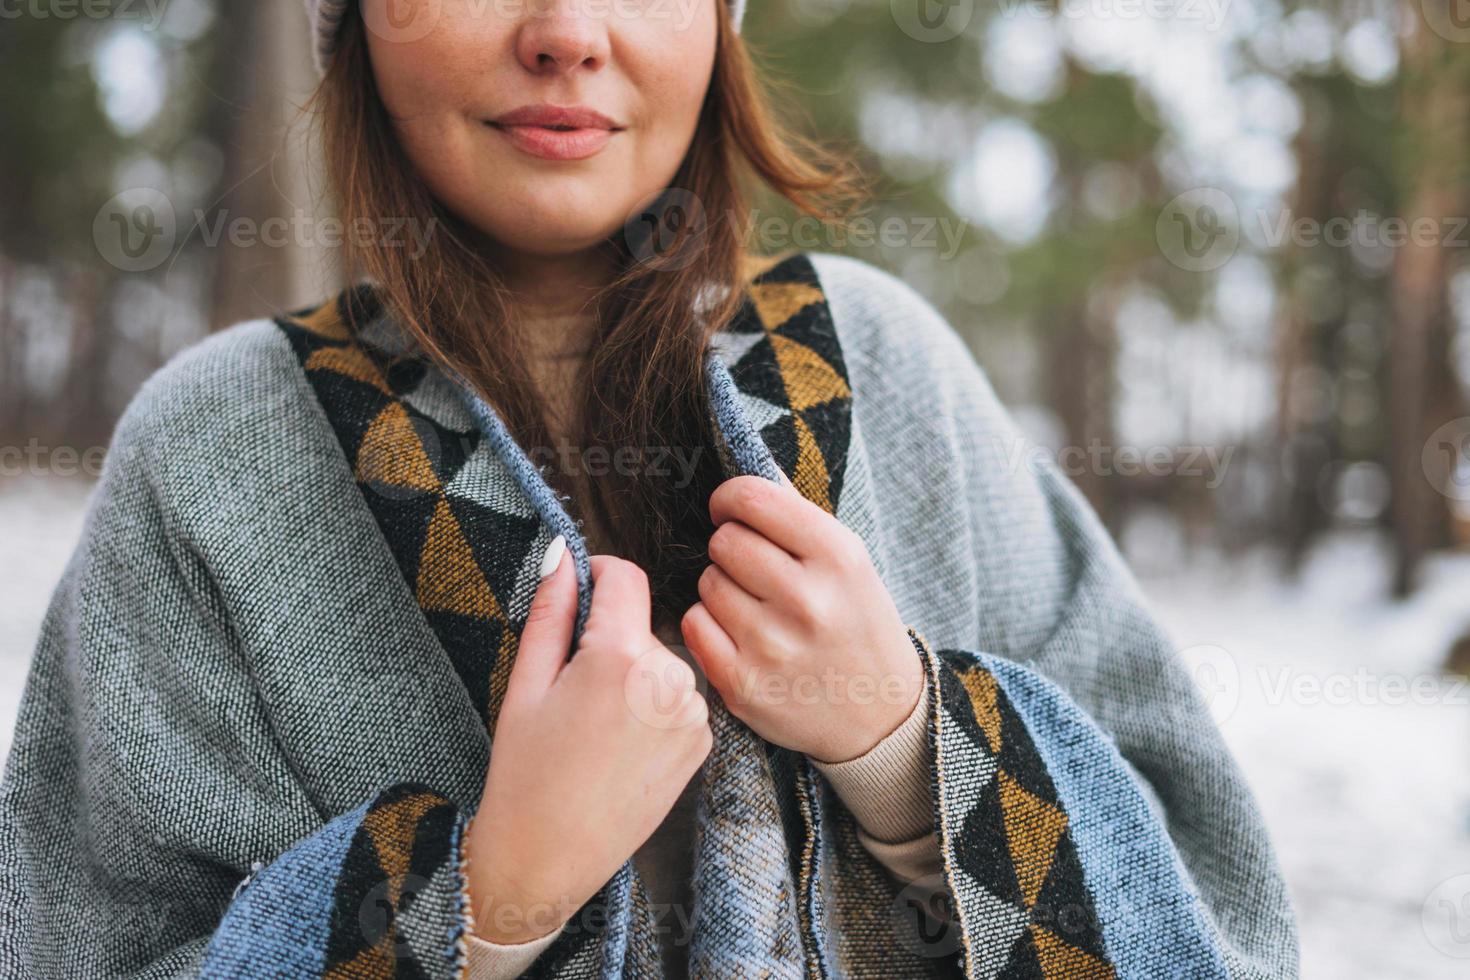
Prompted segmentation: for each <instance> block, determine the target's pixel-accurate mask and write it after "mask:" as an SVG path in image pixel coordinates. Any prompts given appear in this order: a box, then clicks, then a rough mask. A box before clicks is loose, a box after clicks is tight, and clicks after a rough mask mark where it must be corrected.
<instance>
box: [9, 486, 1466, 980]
mask: <svg viewBox="0 0 1470 980" xmlns="http://www.w3.org/2000/svg"><path fill="white" fill-rule="evenodd" d="M90 486H91V485H90V484H88V483H86V482H83V481H74V480H66V479H58V478H47V477H27V478H23V479H20V480H15V481H9V482H0V532H3V533H0V596H3V605H0V752H4V753H6V754H7V755H8V752H9V747H10V741H11V734H12V728H13V725H14V718H15V709H16V707H17V705H18V704H19V701H20V696H21V691H22V687H23V684H24V682H25V676H26V671H27V666H28V664H29V661H30V657H31V653H32V651H33V649H34V645H35V641H36V637H37V635H38V633H39V630H40V624H41V618H42V615H43V613H44V611H45V607H46V604H47V602H48V600H49V598H50V595H51V592H52V590H53V589H54V588H55V585H56V582H57V581H58V579H59V578H60V575H61V571H62V568H63V567H64V565H65V563H66V560H67V558H68V557H69V555H70V554H71V551H72V549H73V547H74V546H75V544H76V541H77V539H78V538H79V536H80V533H81V525H82V518H83V513H84V509H85V506H86V501H87V495H88V493H89V491H90ZM1125 542H1128V543H1131V544H1132V546H1133V548H1134V549H1135V550H1136V551H1137V552H1139V553H1138V554H1136V555H1135V556H1133V557H1134V564H1135V567H1136V568H1137V569H1138V570H1139V572H1140V574H1141V575H1142V577H1143V580H1144V585H1145V588H1146V590H1147V591H1148V592H1149V594H1150V596H1151V598H1152V600H1153V601H1154V603H1155V604H1156V612H1157V614H1158V615H1159V616H1160V617H1161V619H1162V620H1163V621H1164V622H1165V623H1166V624H1167V626H1168V627H1169V628H1170V630H1171V632H1172V634H1173V635H1174V637H1175V638H1176V639H1177V641H1178V644H1179V647H1180V651H1181V654H1180V655H1181V656H1182V657H1184V658H1185V660H1186V662H1188V663H1189V664H1190V665H1191V667H1192V668H1193V669H1194V673H1195V677H1196V679H1197V681H1198V682H1199V683H1200V686H1201V689H1202V690H1203V691H1204V692H1205V693H1206V695H1207V697H1208V698H1209V702H1210V704H1211V708H1212V710H1213V711H1214V713H1215V716H1216V720H1217V722H1218V723H1219V724H1220V726H1221V730H1222V731H1223V732H1224V734H1225V736H1226V738H1227V739H1228V741H1229V743H1230V745H1231V746H1232V748H1233V749H1234V750H1235V752H1236V753H1237V755H1238V757H1239V759H1240V762H1241V764H1242V765H1243V766H1244V768H1245V770H1246V773H1247V775H1248V777H1249V779H1250V781H1251V784H1252V785H1253V787H1254V788H1255V791H1256V793H1257V795H1258V797H1259V799H1260V803H1261V806H1262V809H1263V810H1264V812H1265V815H1266V819H1267V821H1268V823H1269V825H1270V828H1271V830H1272V832H1273V834H1274V839H1275V843H1276V847H1277V850H1278V853H1279V856H1280V858H1281V861H1282V863H1283V865H1284V867H1285V871H1286V875H1287V879H1288V882H1289V884H1290V887H1291V891H1292V895H1293V898H1294V900H1295V902H1296V905H1297V910H1298V915H1299V918H1300V923H1301V933H1302V946H1303V950H1302V952H1303V965H1304V976H1305V977H1307V978H1309V980H1355V978H1363V980H1431V978H1433V980H1452V978H1464V977H1467V976H1470V690H1467V689H1466V687H1465V686H1463V685H1461V684H1459V683H1458V682H1456V681H1454V680H1452V679H1450V678H1447V677H1442V676H1441V675H1440V674H1439V673H1438V672H1437V669H1436V665H1437V663H1438V661H1439V659H1440V658H1441V656H1442V653H1443V651H1444V650H1445V648H1446V647H1447V645H1448V643H1449V642H1450V640H1451V639H1452V638H1453V637H1454V636H1456V635H1458V632H1459V631H1460V630H1461V629H1462V628H1463V627H1464V625H1465V622H1466V619H1467V618H1470V613H1467V606H1470V603H1467V602H1466V601H1465V600H1466V596H1467V595H1470V556H1467V557H1463V558H1456V559H1455V560H1452V561H1440V562H1438V563H1436V564H1434V565H1432V566H1431V568H1430V570H1429V574H1428V576H1427V577H1426V581H1425V584H1424V587H1423V588H1422V589H1421V590H1420V591H1419V593H1418V594H1417V595H1416V596H1415V597H1414V598H1413V599H1412V600H1410V601H1409V602H1407V603H1402V604H1394V603H1391V602H1387V601H1385V600H1384V599H1383V598H1381V597H1382V596H1383V595H1384V593H1385V584H1384V582H1383V580H1382V578H1381V573H1382V569H1383V568H1384V567H1386V562H1385V556H1384V555H1383V554H1381V553H1380V552H1379V550H1378V548H1377V547H1376V546H1375V545H1374V543H1373V542H1372V540H1371V539H1369V538H1366V537H1365V538H1357V537H1354V536H1351V535H1339V536H1337V537H1335V538H1332V539H1331V540H1330V541H1329V543H1328V545H1327V546H1325V547H1324V548H1322V549H1319V551H1318V552H1317V553H1316V554H1315V556H1314V557H1313V559H1312V561H1311V562H1310V564H1309V565H1308V567H1307V569H1306V571H1305V574H1304V575H1303V576H1302V577H1301V578H1300V579H1299V580H1297V581H1295V582H1291V583H1288V582H1284V581H1282V580H1281V579H1280V578H1279V577H1278V576H1277V575H1276V574H1275V573H1274V572H1273V571H1272V568H1273V562H1272V561H1271V556H1270V555H1268V554H1265V553H1259V554H1257V555H1254V556H1252V557H1251V558H1249V559H1245V560H1239V559H1237V560H1233V561H1226V560H1225V559H1222V558H1219V557H1217V556H1208V555H1198V556H1196V557H1195V558H1193V559H1191V560H1190V561H1189V562H1188V563H1187V564H1185V565H1182V566H1180V565H1174V564H1173V563H1172V562H1164V561H1160V559H1159V556H1160V555H1168V554H1173V553H1174V549H1173V548H1172V547H1171V546H1170V544H1169V542H1168V541H1167V539H1166V536H1165V535H1164V534H1163V533H1161V532H1159V531H1158V530H1157V529H1152V530H1150V529H1141V530H1140V531H1139V532H1138V533H1134V534H1129V535H1127V536H1125ZM1165 566H1168V567H1165Z"/></svg>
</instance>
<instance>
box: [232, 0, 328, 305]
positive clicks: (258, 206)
mask: <svg viewBox="0 0 1470 980" xmlns="http://www.w3.org/2000/svg"><path fill="white" fill-rule="evenodd" d="M218 9H219V16H220V23H219V24H218V26H217V27H216V28H215V30H216V32H217V36H218V38H219V47H218V48H217V54H216V56H215V61H214V69H213V74H214V77H213V86H212V89H213V91H214V92H216V93H217V94H218V101H219V104H218V111H217V112H212V113H207V114H206V117H205V118H206V120H207V122H206V128H207V134H208V136H209V137H210V138H211V139H212V140H214V141H215V143H216V144H217V145H218V146H219V147H220V149H221V150H222V152H223V153H224V157H225V168H224V174H223V176H222V178H221V182H220V193H219V195H217V198H218V199H217V201H216V202H215V204H214V206H213V208H211V209H210V213H209V214H208V215H207V216H206V220H207V221H210V222H211V223H213V222H214V221H216V220H218V219H219V218H220V217H221V216H224V217H225V219H226V220H225V224H226V225H228V222H229V221H234V220H236V219H239V218H244V219H246V220H247V221H248V222H249V224H248V226H247V227H248V228H249V233H250V235H251V236H252V239H253V241H254V242H255V243H254V244H246V245H243V246H242V245H236V244H232V243H231V242H230V241H229V239H228V236H223V237H221V239H220V241H219V244H218V246H217V247H216V248H214V250H213V251H214V253H215V254H214V255H213V260H214V262H213V264H214V268H215V273H214V279H213V297H212V300H211V309H210V317H209V324H210V328H211V329H219V328H221V327H225V326H228V325H230V324H231V323H234V322H236V321H238V320H241V319H248V318H251V317H257V316H262V315H265V314H267V313H270V312H277V311H280V310H283V309H289V308H292V307H294V306H299V305H305V303H307V302H308V301H310V299H312V298H314V297H315V295H316V293H317V292H318V291H319V289H320V287H319V286H317V285H316V284H315V282H314V281H313V277H312V275H311V272H310V269H309V265H310V256H311V254H312V252H313V251H314V249H315V247H314V245H313V243H314V242H316V241H318V240H319V238H320V235H319V231H320V224H319V222H318V221H317V220H316V216H315V213H314V210H313V202H312V201H311V200H310V195H309V188H308V184H307V180H306V166H305V163H306V161H305V152H304V150H305V147H304V145H303V140H302V138H301V137H302V135H303V134H304V125H305V120H306V119H307V118H309V117H302V120H301V121H299V122H298V121H297V107H298V106H299V105H301V104H302V103H304V102H305V99H306V97H307V96H308V95H309V94H310V91H311V89H312V87H313V86H314V85H315V82H316V76H315V74H314V70H313V68H312V65H311V60H310V58H311V55H310V47H309V44H310V41H309V37H310V32H309V31H308V30H307V29H306V28H307V23H306V20H305V16H304V14H303V13H302V10H301V4H300V3H299V2H298V0H259V2H255V3H231V4H222V5H220V7H219V8H218ZM211 226H213V225H212V224H211Z"/></svg>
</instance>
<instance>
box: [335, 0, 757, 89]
mask: <svg viewBox="0 0 1470 980" xmlns="http://www.w3.org/2000/svg"><path fill="white" fill-rule="evenodd" d="M356 2H357V0H306V13H307V16H308V17H310V18H311V30H312V36H313V38H314V40H315V43H314V44H313V45H312V56H313V58H315V60H316V67H317V71H320V72H325V71H326V70H327V65H328V64H330V63H331V60H332V54H333V53H334V52H335V51H336V50H337V31H338V30H339V29H340V28H341V26H342V18H343V17H345V16H347V13H348V11H350V10H351V9H352V8H353V6H354V5H355V3H356ZM726 2H727V3H729V4H730V20H731V22H732V23H733V24H734V25H735V30H736V31H737V32H738V31H739V30H740V21H741V20H742V19H743V18H744V17H745V3H746V0H726ZM430 3H431V5H432V6H431V9H433V10H437V9H438V8H437V0H430ZM413 10H414V13H413V14H410V20H409V23H408V24H407V25H405V26H403V27H401V28H398V27H395V28H393V29H394V30H398V31H399V32H400V33H401V34H402V35H403V36H404V38H405V39H407V38H408V37H409V36H410V32H413V31H414V30H415V17H417V10H418V6H417V5H415V6H414V7H413ZM429 20H430V18H421V19H419V21H418V23H419V24H423V25H428V24H429ZM419 30H421V31H424V32H426V31H427V30H428V27H427V26H423V27H421V28H419Z"/></svg>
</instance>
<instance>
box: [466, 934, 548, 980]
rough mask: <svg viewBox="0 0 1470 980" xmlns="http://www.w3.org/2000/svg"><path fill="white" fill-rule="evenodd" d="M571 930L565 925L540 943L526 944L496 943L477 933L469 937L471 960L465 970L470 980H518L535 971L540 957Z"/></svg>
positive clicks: (530, 942) (539, 940) (540, 940)
mask: <svg viewBox="0 0 1470 980" xmlns="http://www.w3.org/2000/svg"><path fill="white" fill-rule="evenodd" d="M566 927H567V924H566V923H565V922H563V923H562V924H561V925H559V926H557V927H556V929H554V930H553V931H551V932H549V933H547V934H546V935H544V936H541V937H539V938H537V939H531V940H527V941H526V942H523V943H510V944H502V943H492V942H490V940H488V939H481V938H480V937H479V936H477V935H475V934H474V933H473V932H472V933H470V934H469V935H468V936H467V937H465V938H466V939H467V940H468V941H469V959H468V964H467V966H466V968H465V978H466V980H514V978H516V977H518V976H520V975H521V974H522V973H525V972H526V971H527V970H529V969H530V968H531V964H532V963H534V962H535V961H536V957H538V956H540V955H541V953H542V952H543V951H544V950H545V949H546V947H548V946H550V945H551V944H552V943H554V942H556V937H557V936H560V935H561V933H562V930H563V929H565V928H566Z"/></svg>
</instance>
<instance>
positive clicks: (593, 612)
mask: <svg viewBox="0 0 1470 980" xmlns="http://www.w3.org/2000/svg"><path fill="white" fill-rule="evenodd" d="M589 562H590V564H591V566H592V584H593V589H592V607H591V609H590V610H589V611H588V613H587V629H589V630H590V629H592V628H593V627H594V626H596V627H597V629H598V630H599V631H600V630H602V629H604V628H611V629H612V630H615V631H618V632H622V631H624V630H630V629H634V630H642V631H643V632H644V633H647V632H649V631H650V629H651V625H652V621H653V600H652V598H651V596H650V594H649V589H648V574H647V573H646V572H644V571H643V569H641V568H639V567H638V566H637V565H636V564H634V563H633V562H631V561H627V560H626V559H623V558H618V557H617V556H615V555H593V556H592V557H591V558H590V559H589ZM640 635H641V634H640Z"/></svg>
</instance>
